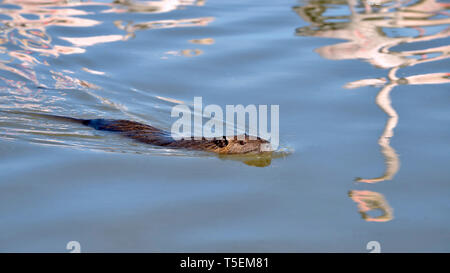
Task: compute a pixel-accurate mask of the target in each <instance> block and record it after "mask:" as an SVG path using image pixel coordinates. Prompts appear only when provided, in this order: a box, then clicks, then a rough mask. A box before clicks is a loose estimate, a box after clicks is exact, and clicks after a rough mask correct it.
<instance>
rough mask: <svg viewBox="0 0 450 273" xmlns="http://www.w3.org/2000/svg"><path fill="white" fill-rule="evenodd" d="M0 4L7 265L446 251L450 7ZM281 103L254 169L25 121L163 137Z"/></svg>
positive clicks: (430, 3)
mask: <svg viewBox="0 0 450 273" xmlns="http://www.w3.org/2000/svg"><path fill="white" fill-rule="evenodd" d="M383 3H384V4H383V7H380V6H367V5H366V6H365V5H364V4H363V3H359V2H358V1H356V0H349V1H315V0H309V1H308V0H305V1H295V0H281V1H267V0H263V1H261V0H260V1H230V0H226V1H225V0H215V1H214V0H209V1H200V0H197V1H195V0H192V1H191V0H186V1H175V0H173V1H171V0H167V1H155V2H149V1H115V2H114V3H111V2H109V1H95V2H93V1H88V2H85V1H79V2H78V1H73V2H70V1H69V2H68V3H66V2H60V1H53V2H52V1H39V0H36V1H3V2H1V4H0V56H1V57H0V110H6V111H9V112H1V113H0V219H1V220H0V251H2V252H30V251H31V252H46V251H51V252H68V250H67V249H66V244H67V243H68V242H69V241H78V242H79V243H80V245H81V250H82V252H103V251H105V252H130V251H144V252H166V251H171V252H199V251H208V252H209V251H211V252H217V251H226V252H235V251H240V252H368V250H367V249H366V245H367V243H368V242H369V241H378V242H379V243H380V245H381V251H382V252H398V251H406V252H436V251H444V252H448V251H449V250H450V216H449V215H450V214H449V210H450V200H449V195H450V169H449V168H448V163H449V162H450V148H449V145H448V144H449V141H450V130H449V126H448V124H449V123H450V110H449V107H448V105H449V103H450V96H449V90H450V89H449V82H450V80H449V75H450V74H449V73H450V71H449V60H448V56H449V43H450V38H449V27H450V18H449V12H450V11H449V6H448V4H447V3H444V1H442V2H437V1H435V0H424V1H410V2H408V3H406V4H402V5H399V6H396V5H395V3H394V2H392V1H383ZM195 96H201V97H202V98H203V104H204V105H207V104H217V105H219V106H221V107H223V108H225V105H229V104H231V105H237V104H242V105H249V104H255V105H279V107H280V130H279V132H280V147H279V150H280V151H282V152H281V153H280V155H279V156H276V157H274V158H272V160H271V161H270V162H269V163H270V164H268V166H266V167H263V168H258V167H253V166H249V165H247V164H243V162H242V160H235V159H233V158H226V157H225V158H223V157H218V156H214V155H210V154H205V153H200V152H191V151H185V150H171V149H162V148H159V147H155V146H151V145H145V144H141V143H137V142H135V141H132V140H129V139H126V138H124V137H122V136H119V135H115V134H110V133H108V132H101V131H95V130H93V129H92V128H88V127H83V126H81V125H78V124H72V123H67V122H63V121H58V120H53V119H48V118H43V117H39V116H33V115H29V114H25V113H35V114H36V113H37V114H38V113H48V114H55V115H64V116H72V117H80V118H81V117H82V118H100V117H103V118H119V119H130V120H136V121H140V122H145V123H148V124H151V125H153V126H155V127H159V128H162V129H170V127H171V124H172V123H173V122H174V119H173V118H171V116H170V113H171V109H172V107H173V106H175V105H176V104H178V103H182V104H186V105H188V106H192V103H193V99H194V97H195Z"/></svg>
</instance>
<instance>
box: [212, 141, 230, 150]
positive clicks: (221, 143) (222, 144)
mask: <svg viewBox="0 0 450 273" xmlns="http://www.w3.org/2000/svg"><path fill="white" fill-rule="evenodd" d="M214 144H216V145H217V146H219V147H220V148H223V147H225V146H227V145H228V140H226V139H225V140H214Z"/></svg>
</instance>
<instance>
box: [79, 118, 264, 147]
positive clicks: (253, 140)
mask: <svg viewBox="0 0 450 273" xmlns="http://www.w3.org/2000/svg"><path fill="white" fill-rule="evenodd" d="M81 122H82V123H83V124H85V125H87V126H90V127H93V128H95V129H97V130H103V131H112V132H119V133H121V134H122V135H124V136H126V137H129V138H132V139H134V140H137V141H139V142H143V143H147V144H152V145H157V146H162V147H170V148H183V149H189V150H200V151H209V152H214V153H218V154H251V153H263V152H264V151H262V146H261V145H263V144H268V143H269V142H268V141H267V140H264V139H261V138H259V137H250V136H248V135H239V136H232V137H225V136H224V137H221V138H205V137H203V138H201V139H196V138H193V137H191V138H188V139H180V140H175V139H173V138H172V137H171V134H170V132H167V131H163V130H161V129H158V128H155V127H153V126H150V125H146V124H142V123H138V122H135V121H129V120H105V119H94V120H82V121H81Z"/></svg>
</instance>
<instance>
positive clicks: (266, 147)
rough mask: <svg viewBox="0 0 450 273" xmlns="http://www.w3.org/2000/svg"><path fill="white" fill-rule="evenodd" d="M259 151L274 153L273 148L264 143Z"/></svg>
mask: <svg viewBox="0 0 450 273" xmlns="http://www.w3.org/2000/svg"><path fill="white" fill-rule="evenodd" d="M259 151H260V152H272V151H273V148H272V145H271V144H270V143H263V144H261V146H260V148H259Z"/></svg>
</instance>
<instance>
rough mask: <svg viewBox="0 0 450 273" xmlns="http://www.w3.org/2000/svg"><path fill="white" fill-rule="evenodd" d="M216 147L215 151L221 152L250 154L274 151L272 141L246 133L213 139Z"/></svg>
mask: <svg viewBox="0 0 450 273" xmlns="http://www.w3.org/2000/svg"><path fill="white" fill-rule="evenodd" d="M213 141H214V144H215V145H216V148H215V149H214V152H216V153H219V154H248V153H263V152H270V151H272V147H271V145H270V142H269V141H267V140H265V139H262V138H260V137H253V136H251V137H250V136H248V135H247V134H245V135H240V136H234V137H223V138H222V139H216V140H213Z"/></svg>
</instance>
